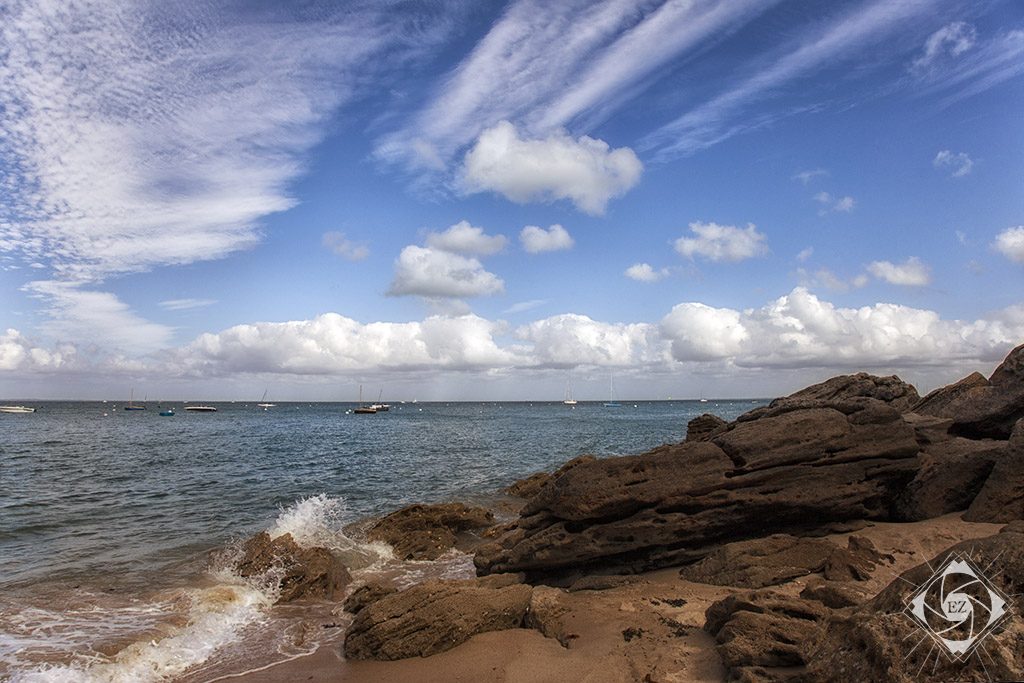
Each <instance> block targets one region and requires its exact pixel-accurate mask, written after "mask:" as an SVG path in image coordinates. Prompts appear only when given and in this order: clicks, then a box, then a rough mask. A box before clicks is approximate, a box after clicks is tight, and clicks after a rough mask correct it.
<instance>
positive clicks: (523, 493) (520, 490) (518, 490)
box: [505, 455, 597, 499]
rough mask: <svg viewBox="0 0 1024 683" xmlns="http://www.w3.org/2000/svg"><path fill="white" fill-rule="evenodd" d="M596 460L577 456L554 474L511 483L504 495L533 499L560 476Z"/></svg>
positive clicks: (532, 476) (544, 474)
mask: <svg viewBox="0 0 1024 683" xmlns="http://www.w3.org/2000/svg"><path fill="white" fill-rule="evenodd" d="M595 460H597V458H596V457H594V456H593V455H579V456H576V457H575V458H573V459H572V460H570V461H569V462H567V463H565V464H564V465H562V466H561V467H559V468H558V469H557V470H555V471H554V472H537V473H535V474H531V475H530V476H528V477H526V478H524V479H520V480H518V481H515V482H512V484H511V485H510V486H509V487H508V488H506V489H505V493H507V494H508V495H510V496H516V497H517V498H527V499H529V498H533V497H534V496H536V495H537V494H538V493H540V491H541V489H542V488H544V487H545V486H546V485H547V484H549V483H550V482H553V481H555V480H556V479H558V478H559V477H560V476H562V475H563V474H565V473H566V472H568V471H569V470H571V469H573V468H574V467H576V466H578V465H583V464H585V463H588V462H594V461H595Z"/></svg>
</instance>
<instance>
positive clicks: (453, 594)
mask: <svg viewBox="0 0 1024 683" xmlns="http://www.w3.org/2000/svg"><path fill="white" fill-rule="evenodd" d="M530 597H531V588H530V586H527V585H524V584H515V585H510V586H507V587H505V588H485V587H481V586H478V585H476V584H475V583H474V582H471V581H428V582H426V583H422V584H418V585H416V586H413V587H411V588H408V589H406V590H404V591H402V592H400V593H392V594H391V595H385V596H383V597H382V598H380V599H379V600H377V601H375V602H373V603H371V604H368V605H366V606H365V607H363V609H361V610H360V611H359V613H358V614H356V616H355V619H354V620H353V621H352V625H351V626H350V627H349V630H348V632H347V633H346V635H345V656H346V657H347V658H349V659H376V660H393V659H404V658H406V657H427V656H430V655H432V654H436V653H438V652H444V651H445V650H450V649H451V648H453V647H455V646H456V645H459V644H460V643H463V642H465V641H466V640H468V639H469V638H470V637H472V636H473V635H476V634H477V633H483V632H485V631H499V630H503V629H509V628H519V627H521V626H522V625H523V620H524V618H525V616H526V612H527V609H528V608H529V606H530Z"/></svg>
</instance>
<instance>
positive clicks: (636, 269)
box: [624, 263, 668, 282]
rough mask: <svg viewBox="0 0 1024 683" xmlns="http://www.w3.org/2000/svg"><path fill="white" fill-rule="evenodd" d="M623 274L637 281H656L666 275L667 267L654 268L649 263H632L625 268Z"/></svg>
mask: <svg viewBox="0 0 1024 683" xmlns="http://www.w3.org/2000/svg"><path fill="white" fill-rule="evenodd" d="M624 275H625V276H626V277H628V278H630V279H631V280H636V281H637V282H657V281H658V280H661V279H663V278H665V277H667V276H668V268H662V269H661V270H655V269H654V268H652V267H651V264H649V263H634V264H633V265H631V266H630V267H629V268H626V270H625V273H624Z"/></svg>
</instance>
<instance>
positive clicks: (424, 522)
mask: <svg viewBox="0 0 1024 683" xmlns="http://www.w3.org/2000/svg"><path fill="white" fill-rule="evenodd" d="M492 524H494V515H493V514H491V513H490V512H489V511H487V510H485V509H483V508H475V507H469V506H468V505H464V504H462V503H441V504H436V505H410V506H408V507H404V508H402V509H401V510H397V511H396V512H392V513H391V514H389V515H387V516H386V517H384V518H383V519H381V520H380V521H378V522H377V523H376V524H374V525H373V526H372V527H370V529H369V530H368V531H367V532H366V535H367V538H369V539H370V540H371V541H383V542H385V543H388V544H390V545H391V546H392V547H393V548H394V549H395V555H397V556H398V557H399V558H401V559H403V560H435V559H437V558H438V557H440V556H441V555H443V554H444V553H445V552H447V551H448V550H450V549H451V548H453V547H454V546H455V543H456V541H457V540H458V535H459V534H461V533H464V532H468V531H471V530H473V529H479V528H482V527H486V526H490V525H492Z"/></svg>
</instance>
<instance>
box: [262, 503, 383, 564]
mask: <svg viewBox="0 0 1024 683" xmlns="http://www.w3.org/2000/svg"><path fill="white" fill-rule="evenodd" d="M347 516H348V515H347V509H346V507H345V502H344V500H342V499H340V498H332V497H330V496H327V495H326V494H323V493H321V494H319V495H316V496H310V497H309V498H300V499H299V500H297V501H295V502H294V503H292V504H291V505H289V506H288V507H286V508H282V509H281V512H280V514H278V516H277V520H276V521H275V522H274V524H273V526H271V527H270V528H269V529H268V530H267V533H269V534H270V537H271V538H277V537H278V536H283V535H285V534H291V535H292V538H293V539H294V540H295V542H296V543H297V544H298V545H299V546H301V547H303V548H312V547H316V546H320V547H324V548H329V549H331V550H332V551H333V552H334V553H336V554H337V555H338V556H339V557H340V558H341V560H342V562H343V563H344V564H345V566H347V567H348V568H349V569H366V568H370V567H373V566H375V565H379V564H380V563H383V562H388V561H391V560H393V559H394V551H393V550H392V548H391V546H389V545H388V544H386V543H380V542H372V543H360V542H357V541H355V540H353V539H352V538H350V537H349V536H348V535H346V534H345V531H344V526H345V524H346V523H347V522H348V521H350V520H349V519H347Z"/></svg>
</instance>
